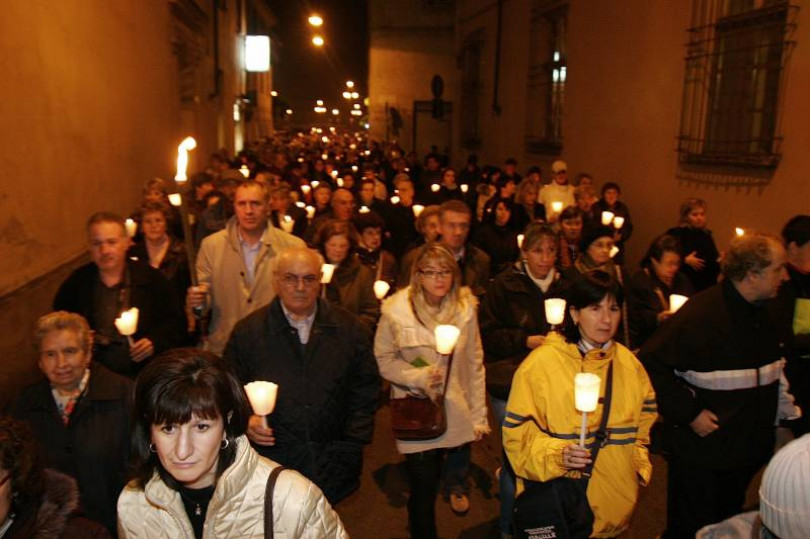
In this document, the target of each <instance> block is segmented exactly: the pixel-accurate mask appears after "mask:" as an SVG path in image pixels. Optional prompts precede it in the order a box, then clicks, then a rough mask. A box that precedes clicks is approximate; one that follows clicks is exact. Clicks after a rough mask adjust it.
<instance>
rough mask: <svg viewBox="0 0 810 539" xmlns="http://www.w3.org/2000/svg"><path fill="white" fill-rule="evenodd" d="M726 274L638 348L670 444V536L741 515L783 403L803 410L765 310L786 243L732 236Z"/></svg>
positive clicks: (787, 410) (791, 413) (786, 411)
mask: <svg viewBox="0 0 810 539" xmlns="http://www.w3.org/2000/svg"><path fill="white" fill-rule="evenodd" d="M723 274H724V275H725V280H724V281H723V282H722V283H720V284H718V285H715V286H714V287H712V288H709V289H707V290H705V291H703V292H701V293H699V294H697V295H696V296H693V297H692V298H691V299H690V300H689V301H688V302H687V303H686V305H684V306H683V307H682V308H681V309H680V310H679V311H678V312H676V313H675V314H674V315H672V317H670V319H669V321H668V323H667V324H665V325H663V326H661V327H660V328H659V330H658V331H657V332H656V333H655V334H654V335H653V336H652V338H650V340H649V341H647V343H646V345H645V346H644V348H643V349H642V350H641V354H640V357H641V360H642V362H643V363H644V365H645V367H646V368H647V371H648V372H649V374H650V378H651V380H652V383H653V386H654V387H655V392H656V394H657V399H658V409H659V410H660V412H661V414H662V416H663V418H664V426H665V432H666V435H667V436H668V439H669V443H670V452H671V454H670V458H669V469H668V487H667V489H668V490H667V531H666V533H665V534H664V537H694V536H695V532H696V531H697V530H699V529H700V528H701V527H703V526H705V525H707V524H711V523H714V522H720V521H721V520H724V519H726V518H728V517H730V516H732V515H734V514H737V513H739V512H740V510H741V509H742V505H743V503H744V501H745V491H746V489H747V487H748V484H749V483H750V481H751V479H752V478H753V477H754V475H755V474H756V472H757V471H758V470H759V469H760V468H761V467H762V466H763V465H764V464H765V463H766V462H768V459H769V458H770V456H771V455H772V454H773V449H774V443H775V427H774V426H775V423H776V420H777V409H778V411H779V416H781V417H785V418H790V417H795V416H796V415H797V413H796V410H795V408H794V407H793V406H792V404H790V398H789V397H790V396H789V395H787V394H786V393H785V392H784V385H783V384H782V383H781V382H780V380H784V377H783V376H782V368H783V365H784V360H783V357H784V356H785V354H786V346H785V342H786V337H788V336H787V335H785V332H784V331H783V330H782V327H781V326H780V324H778V322H777V321H775V320H774V317H773V316H772V315H771V313H770V311H769V309H768V308H767V306H768V303H769V301H770V299H771V298H774V297H775V296H776V294H777V292H778V290H779V287H780V285H781V283H782V282H783V281H784V280H785V279H786V278H787V275H786V273H785V250H784V248H783V247H782V245H781V243H780V242H779V241H778V239H776V238H774V237H772V236H767V235H764V234H751V233H747V234H745V235H744V236H742V237H738V238H735V239H734V240H733V241H732V243H731V247H730V249H729V251H728V253H727V255H726V258H725V260H724V262H723ZM782 403H784V404H785V405H786V406H784V407H782V406H781V404H782ZM778 405H779V406H778Z"/></svg>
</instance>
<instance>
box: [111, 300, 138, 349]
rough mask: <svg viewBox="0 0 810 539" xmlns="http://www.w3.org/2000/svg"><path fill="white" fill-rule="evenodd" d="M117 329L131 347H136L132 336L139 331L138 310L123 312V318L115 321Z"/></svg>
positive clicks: (132, 309) (135, 308) (134, 308)
mask: <svg viewBox="0 0 810 539" xmlns="http://www.w3.org/2000/svg"><path fill="white" fill-rule="evenodd" d="M115 329H117V330H118V333H120V334H121V335H123V336H124V337H126V338H127V341H129V345H130V346H134V343H133V342H132V336H133V335H135V332H136V331H137V330H138V308H137V307H133V308H131V309H129V310H126V311H124V312H122V313H121V316H119V317H118V318H116V319H115Z"/></svg>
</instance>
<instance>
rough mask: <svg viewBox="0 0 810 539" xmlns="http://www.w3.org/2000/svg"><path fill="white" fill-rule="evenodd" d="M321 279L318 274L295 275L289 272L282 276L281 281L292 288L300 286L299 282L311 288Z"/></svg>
mask: <svg viewBox="0 0 810 539" xmlns="http://www.w3.org/2000/svg"><path fill="white" fill-rule="evenodd" d="M319 281H320V279H319V278H318V276H317V275H312V274H309V275H304V276H302V277H299V276H298V275H293V274H292V273H287V274H285V275H284V276H283V277H282V278H281V282H282V283H283V284H284V286H288V287H290V288H294V287H296V286H298V283H299V282H300V283H303V284H304V286H305V287H307V288H309V287H311V286H313V285H315V284H317V283H318V282H319Z"/></svg>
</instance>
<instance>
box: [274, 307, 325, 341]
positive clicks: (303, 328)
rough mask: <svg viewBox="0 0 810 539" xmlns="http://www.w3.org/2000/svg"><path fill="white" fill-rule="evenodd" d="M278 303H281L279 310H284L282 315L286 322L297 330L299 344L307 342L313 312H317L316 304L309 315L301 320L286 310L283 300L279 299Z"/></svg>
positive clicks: (312, 322)
mask: <svg viewBox="0 0 810 539" xmlns="http://www.w3.org/2000/svg"><path fill="white" fill-rule="evenodd" d="M279 303H281V310H282V311H284V316H286V317H287V322H289V323H290V325H291V326H292V327H294V328H295V329H296V331H298V340H300V341H301V344H307V343H308V342H309V334H310V332H311V331H312V324H314V323H315V314H316V313H317V312H318V304H317V303H316V304H315V308H314V309H313V310H312V314H311V315H309V316H307V317H306V318H305V319H303V320H296V319H295V318H293V316H292V314H291V313H290V311H288V310H287V307H285V306H284V302H283V301H281V302H279Z"/></svg>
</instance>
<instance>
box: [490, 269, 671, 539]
mask: <svg viewBox="0 0 810 539" xmlns="http://www.w3.org/2000/svg"><path fill="white" fill-rule="evenodd" d="M567 297H568V309H569V313H570V316H571V319H572V321H573V324H571V325H570V326H569V327H568V328H567V329H566V332H565V337H564V338H563V337H562V336H560V335H559V334H557V333H550V334H549V335H548V336H547V337H546V339H545V342H544V344H543V346H541V347H539V348H537V349H536V350H534V351H533V352H532V353H531V354H530V355H529V357H528V358H526V359H525V360H524V361H523V363H522V364H521V365H520V367H519V368H518V370H517V372H516V373H515V377H514V380H513V381H512V391H511V393H510V394H509V401H508V403H507V406H506V410H507V414H506V419H505V421H504V423H503V444H504V449H505V450H506V453H507V455H508V457H509V461H510V463H511V464H512V467H513V469H514V470H515V473H516V474H517V477H518V486H517V492H518V496H520V494H521V492H523V490H524V489H525V481H526V480H529V481H543V482H545V481H550V480H552V479H557V478H561V477H565V478H568V479H569V480H571V481H574V482H575V483H573V485H575V486H579V487H580V488H579V490H578V492H579V493H580V496H586V499H587V502H588V505H589V506H590V508H591V510H592V512H593V517H594V521H593V527H592V529H587V528H588V527H589V523H588V522H587V521H579V524H580V525H581V526H582V527H583V528H584V529H579V530H578V533H574V532H573V531H572V535H571V536H572V537H616V536H618V535H620V534H621V533H623V532H624V531H625V530H626V529H627V528H628V526H629V522H630V516H631V515H632V513H633V509H634V508H635V505H636V501H637V499H638V486H639V483H640V484H642V485H646V484H647V483H648V482H649V480H650V476H651V473H652V465H651V464H650V460H649V454H648V452H647V447H646V445H647V444H648V443H649V441H650V427H651V426H652V424H653V423H654V422H655V419H656V417H657V413H656V404H655V394H654V392H653V389H652V385H651V384H650V379H649V377H648V376H647V373H646V371H645V370H644V367H643V366H642V365H641V363H640V362H639V361H638V360H637V359H636V357H635V356H634V355H633V354H632V353H631V352H630V351H629V350H628V349H627V348H625V347H624V346H622V345H621V344H618V343H616V342H615V341H614V336H615V334H616V330H617V329H618V327H619V320H620V318H621V303H622V292H621V288H620V287H619V286H618V283H616V281H615V280H614V279H612V278H611V277H610V276H609V275H608V274H606V273H605V272H602V271H595V272H589V273H587V274H585V275H583V277H582V278H581V279H578V280H576V281H575V282H574V283H573V284H572V285H571V287H570V289H569V292H568V295H567ZM610 371H612V379H613V380H612V384H611V388H610V391H611V403H610V410H609V413H608V419H607V425H606V429H607V432H608V436H607V438H606V440H605V441H604V445H603V446H602V448H601V450H600V451H599V453H598V456H597V459H596V461H595V462H594V461H593V459H592V458H591V457H592V454H593V453H592V452H593V451H594V449H595V448H596V446H597V444H598V443H599V442H598V441H597V440H596V436H595V434H596V432H597V431H598V430H599V427H600V424H601V421H602V415H603V414H604V413H605V410H604V404H600V405H599V406H598V408H597V410H596V411H594V412H592V413H589V414H588V416H587V420H588V423H587V435H586V438H585V447H580V446H579V445H578V444H577V443H576V442H575V441H576V440H577V439H578V438H579V434H580V424H581V417H582V416H581V414H580V413H579V412H578V411H577V410H576V408H575V407H574V377H575V375H576V374H577V373H580V372H587V373H593V374H596V375H597V376H599V378H600V379H601V388H600V395H601V396H603V398H604V396H605V395H606V391H607V390H608V385H607V381H608V379H609V376H611V375H610V374H609V373H610ZM600 402H602V403H603V402H604V401H603V400H602V399H600ZM591 467H592V469H591ZM583 471H589V472H590V480H589V482H588V483H587V494H586V486H585V484H584V483H583V482H582V480H583Z"/></svg>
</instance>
